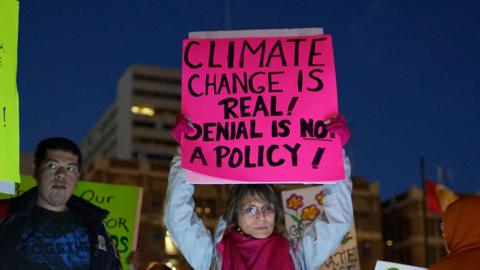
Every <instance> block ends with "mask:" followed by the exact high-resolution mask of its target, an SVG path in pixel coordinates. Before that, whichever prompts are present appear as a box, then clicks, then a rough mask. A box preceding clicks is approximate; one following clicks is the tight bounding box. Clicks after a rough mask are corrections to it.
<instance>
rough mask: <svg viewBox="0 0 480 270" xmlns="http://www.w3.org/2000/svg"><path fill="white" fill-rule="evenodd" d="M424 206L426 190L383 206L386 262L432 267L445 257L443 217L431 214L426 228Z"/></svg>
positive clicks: (396, 198) (400, 197)
mask: <svg viewBox="0 0 480 270" xmlns="http://www.w3.org/2000/svg"><path fill="white" fill-rule="evenodd" d="M422 203H423V195H422V189H420V188H418V187H415V186H413V187H411V188H410V190H408V191H407V192H404V193H401V194H399V195H396V196H395V197H393V198H391V199H389V200H387V201H385V202H383V204H382V208H383V211H382V212H383V217H382V220H383V235H384V240H385V245H386V247H385V260H387V261H393V262H399V263H404V264H410V265H417V266H429V265H430V264H431V263H432V262H434V261H436V260H438V259H439V258H440V257H442V256H444V255H445V248H444V244H443V238H442V232H441V229H440V223H441V216H440V214H435V213H430V212H427V214H426V222H427V224H426V225H427V226H425V219H424V214H423V213H424V212H423V205H422ZM425 230H426V231H427V237H425ZM425 240H427V245H425Z"/></svg>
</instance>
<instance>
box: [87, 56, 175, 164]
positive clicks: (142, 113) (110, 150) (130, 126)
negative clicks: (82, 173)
mask: <svg viewBox="0 0 480 270" xmlns="http://www.w3.org/2000/svg"><path fill="white" fill-rule="evenodd" d="M180 82H181V78H180V72H179V71H178V70H176V69H168V68H161V67H153V66H146V65H133V66H131V67H130V68H128V69H127V71H126V72H125V73H124V74H123V76H122V77H121V78H120V80H119V81H118V84H117V96H116V99H115V101H114V102H113V104H112V105H110V107H109V108H108V109H107V110H106V111H105V113H104V114H103V115H102V117H101V118H100V119H99V120H98V121H97V123H96V124H95V125H94V127H93V128H92V130H91V131H90V132H89V133H88V134H87V135H86V136H85V138H84V139H83V140H82V142H81V145H80V146H81V149H82V153H83V155H84V164H85V168H87V167H88V166H89V164H90V163H91V162H92V160H93V159H94V158H95V156H96V155H97V154H100V155H102V156H106V157H113V158H119V159H127V160H128V159H133V160H150V161H152V162H157V163H163V164H168V163H169V162H170V160H171V159H172V156H173V154H174V153H175V149H176V146H177V144H176V142H175V141H174V140H173V138H172V137H171V136H170V134H169V131H170V130H171V128H172V126H173V125H174V123H175V117H176V116H177V115H178V114H179V112H180Z"/></svg>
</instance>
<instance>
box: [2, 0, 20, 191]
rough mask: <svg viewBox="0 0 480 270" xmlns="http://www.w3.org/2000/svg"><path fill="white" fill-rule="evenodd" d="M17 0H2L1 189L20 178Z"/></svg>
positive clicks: (12, 186)
mask: <svg viewBox="0 0 480 270" xmlns="http://www.w3.org/2000/svg"><path fill="white" fill-rule="evenodd" d="M18 11H19V1H18V0H1V1H0V192H3V193H10V194H11V193H13V192H14V187H15V184H14V183H15V182H17V183H18V182H20V151H19V149H20V147H19V144H20V143H19V114H18V93H17V81H16V79H17V44H18Z"/></svg>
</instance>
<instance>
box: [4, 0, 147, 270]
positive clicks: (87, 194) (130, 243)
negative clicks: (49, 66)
mask: <svg viewBox="0 0 480 270" xmlns="http://www.w3.org/2000/svg"><path fill="white" fill-rule="evenodd" d="M1 1H3V0H1ZM34 186H36V183H35V179H33V178H32V177H31V176H26V175H22V181H21V184H20V185H17V189H16V193H15V194H16V195H12V196H8V195H0V199H2V198H3V199H4V198H9V197H13V196H18V195H20V194H22V193H23V192H25V191H27V190H29V189H30V188H32V187H34ZM74 194H75V195H77V196H79V197H81V198H83V199H85V200H87V201H89V202H91V203H93V204H95V205H97V206H99V207H101V208H104V209H106V210H108V211H109V212H110V214H109V215H108V216H107V218H106V219H105V220H104V221H105V225H106V227H107V229H108V232H109V233H110V235H111V237H112V240H113V242H114V243H115V245H116V246H117V250H118V252H119V253H120V258H121V260H122V264H123V269H128V265H127V263H126V258H127V257H128V255H129V254H130V252H132V251H133V250H136V246H137V236H138V226H139V222H140V213H141V212H140V211H141V205H142V188H140V187H136V186H126V185H115V184H103V183H95V182H86V181H81V180H80V181H78V185H77V188H76V190H75V193H74Z"/></svg>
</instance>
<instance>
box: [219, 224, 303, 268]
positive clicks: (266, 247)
mask: <svg viewBox="0 0 480 270" xmlns="http://www.w3.org/2000/svg"><path fill="white" fill-rule="evenodd" d="M288 246H289V244H288V240H287V239H286V238H285V237H283V236H281V235H280V234H278V233H275V232H274V233H273V234H272V235H271V236H270V237H268V238H265V239H256V238H253V237H251V236H247V235H244V234H241V233H240V232H237V231H236V230H234V229H233V228H227V229H226V230H225V233H224V235H223V239H222V241H220V243H218V244H217V250H218V252H219V253H220V255H221V257H222V270H247V269H248V270H267V269H278V270H293V269H295V268H294V266H293V262H292V258H291V257H290V252H289V248H288Z"/></svg>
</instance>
